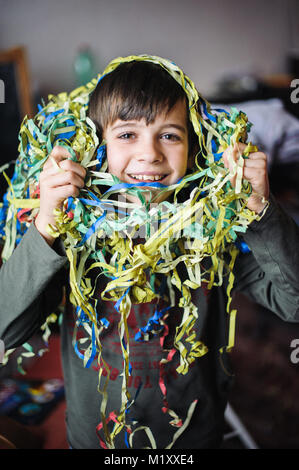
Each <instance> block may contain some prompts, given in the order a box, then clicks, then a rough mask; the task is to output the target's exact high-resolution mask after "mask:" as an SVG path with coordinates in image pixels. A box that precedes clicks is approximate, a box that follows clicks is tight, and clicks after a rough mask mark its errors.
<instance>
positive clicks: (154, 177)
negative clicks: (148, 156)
mask: <svg viewBox="0 0 299 470" xmlns="http://www.w3.org/2000/svg"><path fill="white" fill-rule="evenodd" d="M128 176H129V177H130V178H132V179H133V180H135V181H139V182H141V183H142V182H143V183H144V182H148V183H154V182H156V181H158V182H160V181H162V180H163V179H164V178H166V176H167V175H128Z"/></svg>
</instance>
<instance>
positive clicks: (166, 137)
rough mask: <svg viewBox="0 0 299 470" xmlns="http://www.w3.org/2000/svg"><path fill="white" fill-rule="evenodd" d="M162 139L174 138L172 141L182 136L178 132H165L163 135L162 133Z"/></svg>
mask: <svg viewBox="0 0 299 470" xmlns="http://www.w3.org/2000/svg"><path fill="white" fill-rule="evenodd" d="M162 139H165V140H172V141H178V140H181V138H180V136H179V135H177V134H171V133H168V134H163V135H162Z"/></svg>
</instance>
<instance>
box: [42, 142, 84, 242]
mask: <svg viewBox="0 0 299 470" xmlns="http://www.w3.org/2000/svg"><path fill="white" fill-rule="evenodd" d="M69 157H70V154H69V152H68V151H67V150H66V149H65V148H64V147H59V146H56V147H54V148H53V150H52V152H51V154H50V155H49V157H48V160H47V161H46V163H45V164H44V166H43V171H42V172H41V174H40V180H39V184H40V209H39V213H38V215H37V217H36V219H35V226H36V228H37V230H38V231H39V232H40V234H41V235H42V236H43V237H44V239H45V240H46V241H47V243H48V244H49V245H52V244H53V243H54V240H55V239H54V238H53V237H52V236H51V235H50V234H48V232H47V230H46V228H47V225H48V224H53V225H55V219H54V215H53V211H54V209H56V208H61V207H62V203H63V201H64V200H65V199H66V198H68V197H70V196H73V197H76V196H78V194H79V191H80V189H81V188H83V186H84V178H85V175H86V170H85V168H83V167H82V166H81V165H80V164H79V163H76V162H74V161H72V160H69ZM53 159H54V160H55V162H56V163H57V165H58V166H59V168H60V169H61V170H63V171H59V170H58V168H57V166H56V165H55V164H54V162H53Z"/></svg>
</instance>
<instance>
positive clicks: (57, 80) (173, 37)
mask: <svg viewBox="0 0 299 470" xmlns="http://www.w3.org/2000/svg"><path fill="white" fill-rule="evenodd" d="M298 3H299V2H297V1H296V0H272V1H268V0H267V1H265V0H251V1H250V2H240V1H239V0H226V1H221V0H208V1H206V0H205V1H204V0H184V1H179V0H149V1H141V0H109V1H107V0H106V1H105V0H85V1H84V2H82V1H81V0H51V1H48V0H26V1H20V0H9V1H7V0H0V48H1V49H7V48H10V47H12V46H15V45H18V44H23V45H25V46H26V47H27V52H28V61H29V67H30V73H31V78H32V87H33V88H34V89H36V88H38V89H39V90H41V93H42V94H44V95H47V93H56V92H59V91H62V90H66V91H69V90H71V89H72V88H73V87H74V84H75V83H74V73H73V69H72V63H73V60H74V58H75V55H76V52H77V50H78V48H79V46H80V45H82V43H84V44H88V45H90V47H91V49H92V52H93V54H94V56H95V59H96V62H97V68H98V70H99V71H101V69H102V68H103V67H104V66H105V65H106V64H107V63H108V62H109V61H110V60H111V59H112V58H114V57H116V56H118V55H129V54H139V53H151V54H155V55H160V56H162V57H167V58H170V59H173V60H174V61H175V62H176V63H177V64H178V65H180V66H181V67H182V68H183V69H184V71H185V72H186V73H187V74H188V75H189V76H190V77H191V78H192V79H193V80H194V81H195V83H196V85H197V86H198V88H199V89H200V91H201V92H203V93H208V94H211V93H212V92H213V90H214V88H215V83H216V81H217V80H218V79H219V78H221V77H222V76H223V75H225V74H226V73H228V72H229V73H232V72H233V73H234V72H235V73H248V72H253V73H257V74H261V75H269V74H277V73H282V72H285V71H286V68H287V57H288V54H289V53H290V51H291V49H293V48H295V47H296V43H297V44H298V39H299V22H298V21H297V19H298V17H299V5H298Z"/></svg>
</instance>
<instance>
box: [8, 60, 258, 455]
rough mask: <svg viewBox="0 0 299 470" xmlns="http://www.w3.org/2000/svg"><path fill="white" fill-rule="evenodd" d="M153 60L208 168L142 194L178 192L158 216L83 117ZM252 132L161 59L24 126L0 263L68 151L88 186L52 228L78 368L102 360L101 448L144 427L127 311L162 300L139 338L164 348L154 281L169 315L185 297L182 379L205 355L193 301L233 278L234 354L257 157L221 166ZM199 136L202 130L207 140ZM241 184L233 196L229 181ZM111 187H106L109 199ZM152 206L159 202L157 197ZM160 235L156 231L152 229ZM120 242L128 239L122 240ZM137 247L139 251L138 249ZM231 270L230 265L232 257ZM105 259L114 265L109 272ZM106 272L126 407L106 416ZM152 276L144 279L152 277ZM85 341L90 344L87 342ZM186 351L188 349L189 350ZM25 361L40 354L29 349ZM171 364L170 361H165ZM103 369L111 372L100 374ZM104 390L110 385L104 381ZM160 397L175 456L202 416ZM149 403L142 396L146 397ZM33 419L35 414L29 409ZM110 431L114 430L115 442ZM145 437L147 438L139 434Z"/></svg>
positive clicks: (67, 98)
mask: <svg viewBox="0 0 299 470" xmlns="http://www.w3.org/2000/svg"><path fill="white" fill-rule="evenodd" d="M133 60H134V61H149V62H152V63H155V64H158V65H160V66H161V67H163V68H164V69H165V70H166V71H167V72H168V73H169V74H170V75H171V76H172V77H173V78H174V80H176V81H177V82H178V83H179V84H180V85H181V86H182V87H183V89H184V91H185V93H186V96H187V98H188V103H189V117H190V121H191V122H192V124H193V127H194V131H195V133H196V134H197V136H198V143H199V148H200V154H201V155H202V156H203V157H204V159H205V166H204V167H201V166H200V164H199V160H198V159H196V163H195V167H194V171H193V173H192V174H187V175H186V176H185V177H184V178H182V179H181V180H180V181H178V182H177V183H176V184H173V185H172V186H170V187H167V186H164V185H162V184H160V183H157V182H156V183H146V186H155V187H159V189H160V192H164V191H170V190H171V191H172V198H171V199H168V200H167V201H164V202H161V203H159V204H155V205H154V206H151V204H150V203H147V202H146V200H145V198H144V191H148V190H146V189H144V188H143V186H144V184H143V183H138V184H136V185H135V186H133V185H128V184H125V183H123V182H121V181H120V180H118V179H117V178H116V177H115V176H113V175H111V174H109V173H108V172H107V160H106V158H105V142H104V141H103V142H99V140H98V137H97V134H96V129H95V126H94V124H93V122H92V121H91V120H90V119H89V118H88V117H87V110H88V102H89V95H90V93H91V92H92V91H93V90H94V88H95V87H96V86H97V84H99V85H98V86H101V84H100V80H101V78H103V76H104V75H106V74H109V73H111V72H112V71H113V70H114V69H115V68H116V67H118V66H119V64H122V63H124V62H130V61H133ZM249 129H250V123H248V120H247V117H246V115H245V114H244V113H242V112H239V111H238V110H236V109H234V108H232V110H231V112H230V113H227V112H226V111H223V110H212V109H211V107H210V105H209V103H208V102H207V101H206V100H205V99H204V98H203V97H202V96H201V95H199V93H198V92H197V90H196V88H195V86H194V84H193V82H192V81H191V80H190V79H189V78H188V77H187V76H186V75H185V74H184V73H183V71H182V70H181V69H180V68H179V67H178V66H177V65H175V64H174V63H173V62H170V61H168V60H165V59H161V58H159V57H156V56H147V55H142V56H129V57H125V58H117V59H115V60H113V61H112V62H111V63H110V64H109V65H108V67H107V68H106V70H105V71H104V73H103V74H102V75H99V76H98V77H97V78H95V79H94V80H92V81H91V82H90V83H88V84H87V85H86V86H82V87H79V88H77V89H76V90H74V91H73V92H71V93H70V94H67V93H60V94H59V95H57V96H53V95H50V96H49V102H48V103H47V104H46V105H45V104H43V106H41V107H40V109H39V113H38V114H37V115H36V116H35V118H34V119H28V118H27V117H25V119H24V121H23V123H22V126H21V130H20V135H19V140H20V144H19V153H20V155H19V158H18V160H17V162H16V165H15V173H14V176H13V178H12V180H11V181H9V179H8V178H7V182H8V185H9V189H8V192H7V194H6V196H5V199H4V202H3V206H2V212H1V214H0V223H2V227H1V226H0V231H1V233H2V237H3V240H4V246H3V252H2V259H3V261H4V262H5V261H6V260H7V259H8V258H9V256H10V255H11V253H12V251H13V250H14V248H15V246H16V244H17V243H18V242H19V241H20V239H21V237H22V236H23V234H24V232H25V231H26V229H27V228H28V226H29V224H30V223H31V222H32V221H33V220H34V217H35V216H36V214H37V212H38V208H39V174H40V172H41V170H42V167H43V164H44V163H45V161H46V159H47V158H48V155H49V153H50V152H51V150H52V149H53V147H54V146H55V145H61V146H64V147H66V148H67V150H69V152H70V154H71V158H72V159H74V160H77V161H78V162H80V163H81V165H82V166H83V167H85V168H86V169H87V178H86V186H85V188H84V189H82V191H81V192H80V195H79V197H77V198H69V199H67V200H65V201H64V204H63V209H62V210H58V209H57V210H56V211H55V216H56V226H55V227H54V226H49V227H48V230H49V233H51V235H53V236H54V237H60V238H61V239H62V241H63V243H64V246H65V250H66V254H67V257H68V260H69V264H70V285H71V295H70V300H71V302H72V303H73V304H74V305H75V306H76V312H77V322H76V328H75V331H74V343H75V351H76V353H77V354H78V355H79V356H80V357H81V358H82V360H83V363H84V366H85V367H90V365H91V364H92V362H93V361H94V360H95V359H96V358H97V360H98V363H100V362H101V364H102V368H101V369H100V372H99V391H100V393H101V394H102V403H101V410H100V413H101V416H102V417H103V418H102V422H101V423H100V425H99V426H98V429H97V431H98V432H100V431H101V430H103V431H104V435H105V438H104V439H103V438H101V437H100V441H101V444H102V446H103V447H107V448H114V439H115V437H116V436H117V434H119V433H120V432H121V431H122V430H124V431H126V436H129V440H128V439H127V441H126V442H128V446H130V443H131V442H132V436H133V434H134V433H135V432H137V431H138V430H139V428H138V427H137V428H134V429H133V427H134V426H133V427H132V424H131V423H130V422H128V421H127V415H128V411H129V408H130V406H131V405H132V404H133V402H134V400H135V399H136V397H135V398H134V399H132V397H131V396H130V394H129V392H128V386H127V385H128V378H129V376H130V373H131V366H130V340H129V333H128V325H127V317H128V314H129V312H130V309H131V305H132V304H135V303H146V302H151V301H152V300H155V301H157V311H156V312H155V315H154V316H153V318H152V319H150V321H149V322H148V324H147V326H146V328H145V329H140V332H139V334H138V335H137V337H136V340H138V341H141V340H143V341H147V340H150V338H151V337H152V336H154V335H156V334H158V335H160V336H161V338H162V339H161V345H162V346H163V338H164V336H165V334H166V330H165V328H164V327H165V318H166V316H167V315H168V313H167V311H162V310H161V309H160V308H159V299H160V298H162V297H163V293H162V292H161V285H160V286H158V284H157V282H156V278H157V276H158V275H160V274H162V275H164V276H165V278H166V282H167V287H168V293H169V298H170V305H169V307H173V306H174V298H175V296H174V286H175V287H176V288H177V289H178V292H180V293H181V298H180V300H179V307H181V308H183V309H184V315H183V320H182V322H181V324H180V325H179V326H178V328H177V332H176V336H175V339H174V345H173V350H172V351H171V353H170V354H169V352H168V351H167V352H166V357H165V358H164V359H163V360H162V361H161V364H160V367H161V370H162V368H163V364H164V363H165V361H166V362H167V361H170V360H171V359H172V357H173V355H174V354H175V353H178V354H179V357H180V364H179V367H178V369H177V371H178V372H179V373H181V374H186V373H187V372H188V370H189V366H190V364H192V363H193V362H194V361H195V360H196V359H197V358H199V357H201V356H202V355H204V354H206V353H207V347H206V346H205V345H204V344H203V343H201V342H200V341H197V340H196V338H195V334H194V331H193V327H194V324H195V321H196V319H197V318H198V315H199V313H198V311H197V307H196V306H195V305H194V304H193V303H192V301H191V289H197V288H200V287H201V286H202V285H204V284H205V285H206V286H207V288H208V289H211V288H212V286H214V285H221V284H222V282H223V276H224V275H225V274H228V288H227V295H228V305H227V314H228V315H229V319H230V327H229V338H228V344H227V345H223V348H222V349H221V352H223V351H230V350H231V348H232V347H233V345H234V327H235V325H234V323H235V313H236V312H235V311H234V310H233V311H231V310H230V302H231V296H230V293H231V289H232V286H233V281H234V276H233V265H234V261H235V258H236V256H237V253H238V249H237V247H236V245H235V244H234V242H235V241H236V239H237V236H238V234H240V233H242V232H245V231H246V229H247V226H248V224H249V223H250V222H251V221H252V220H254V219H257V218H258V217H257V216H256V215H255V214H254V213H253V212H251V211H250V210H248V209H247V208H246V201H247V198H248V197H249V196H250V193H251V187H250V185H249V184H248V183H247V182H246V181H243V179H242V172H243V162H244V158H246V156H247V155H248V153H249V152H251V151H255V150H256V148H255V147H253V146H251V144H250V143H249V144H248V145H247V147H246V150H245V152H244V154H243V155H240V157H239V159H238V161H237V162H235V161H234V160H233V157H232V155H230V156H229V159H230V163H231V170H230V171H229V170H227V169H226V168H225V167H224V164H223V161H222V158H221V157H222V153H223V151H224V150H225V149H226V148H228V147H230V146H233V145H234V143H235V142H246V139H247V133H248V131H249ZM203 130H204V131H205V132H203ZM233 176H236V186H235V188H233V187H232V185H231V183H230V179H231V178H232V177H233ZM107 188H108V189H107ZM186 188H189V189H190V191H189V196H188V198H187V199H186V200H185V201H184V202H183V203H179V202H178V195H179V194H180V192H181V191H182V190H183V189H186ZM115 194H122V195H125V194H133V195H134V196H136V197H137V198H138V199H139V200H140V206H137V205H134V204H132V203H129V202H128V201H127V200H125V201H124V202H120V201H117V200H116V199H115V198H114V197H113V196H114V195H115ZM150 202H155V197H152V199H151V201H150ZM140 227H142V228H143V229H144V233H142V236H143V237H144V239H145V242H144V243H139V242H138V243H137V242H136V243H134V239H136V240H137V238H136V236H138V237H139V238H140ZM153 227H155V230H153ZM123 233H125V234H126V238H123ZM136 240H135V241H136ZM225 253H228V254H229V255H230V261H229V262H228V263H226V262H225V261H224V254H225ZM207 257H208V258H210V259H211V260H212V263H211V267H210V268H209V269H207V270H201V262H202V261H203V260H204V259H205V258H207ZM108 258H109V262H108ZM179 263H182V264H183V265H185V267H186V270H187V273H188V279H186V280H181V279H180V277H179V275H178V271H177V266H178V264H179ZM94 269H99V270H101V271H102V272H103V273H104V274H105V276H106V277H107V278H108V284H107V286H106V288H105V289H104V291H103V292H102V293H101V297H102V299H103V300H112V301H114V302H115V309H116V310H117V312H118V313H119V334H120V344H121V347H122V354H123V359H124V373H123V384H122V393H121V400H122V401H121V409H120V410H119V411H118V412H116V411H112V412H110V413H109V416H108V418H107V417H106V415H107V406H108V395H107V392H106V385H107V381H108V380H109V367H108V365H107V364H106V363H105V361H104V359H103V357H102V345H101V332H102V331H103V329H105V328H106V327H107V324H108V321H107V320H106V319H105V318H102V319H100V320H99V321H98V315H97V313H96V305H95V304H94V303H93V302H92V301H91V298H92V296H93V293H94V289H95V285H93V284H92V281H91V277H90V273H91V271H92V270H94ZM146 272H148V278H147V277H146V275H145V273H146ZM51 321H55V320H54V318H53V316H52V318H51V319H50V320H48V321H47V322H46V324H45V325H43V331H44V335H45V337H46V339H47V337H48V335H49V323H50V322H51ZM79 329H83V330H84V331H85V333H86V336H87V339H88V341H89V344H88V347H87V348H86V349H85V350H84V352H83V353H82V352H80V350H81V351H82V347H81V346H80V350H79V345H81V344H82V343H83V340H82V339H80V340H78V341H77V332H78V330H79ZM84 341H85V343H86V338H84ZM187 344H188V347H187ZM25 348H26V351H27V352H26V351H25V352H24V353H23V355H26V354H33V352H32V350H30V345H28V343H26V345H25ZM163 361H164V362H163ZM103 371H105V372H106V374H103ZM104 375H106V377H107V378H106V383H105V384H104V385H102V380H103V376H104ZM160 377H161V381H160V388H161V391H162V394H163V404H164V407H163V410H164V412H167V413H169V415H170V416H171V418H172V421H171V424H172V425H173V426H174V427H175V428H178V431H176V432H175V433H174V436H173V440H172V442H171V443H170V444H169V446H168V448H171V447H172V446H173V444H174V442H175V440H176V439H177V437H178V436H179V435H180V433H181V432H183V430H184V429H185V427H186V426H187V425H188V423H189V421H190V419H191V417H192V413H193V412H194V409H195V406H196V401H195V402H193V403H192V404H191V405H190V407H189V412H188V414H187V417H186V419H185V421H184V422H183V421H182V419H181V418H179V417H178V416H177V415H176V414H175V412H174V411H173V410H171V409H169V408H168V404H167V390H166V386H165V384H164V382H163V374H161V376H160ZM140 393H142V391H140ZM27 411H28V410H27ZM109 421H113V422H114V427H113V429H112V431H111V432H110V431H109V429H108V423H109ZM140 429H141V428H140ZM142 429H143V430H144V431H145V432H146V433H147V435H148V438H149V441H150V443H151V446H152V447H155V439H154V436H153V435H152V434H151V431H150V430H149V429H148V428H144V427H142Z"/></svg>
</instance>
